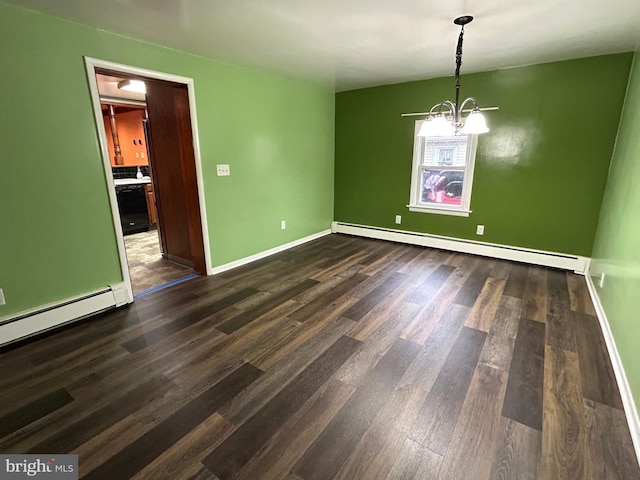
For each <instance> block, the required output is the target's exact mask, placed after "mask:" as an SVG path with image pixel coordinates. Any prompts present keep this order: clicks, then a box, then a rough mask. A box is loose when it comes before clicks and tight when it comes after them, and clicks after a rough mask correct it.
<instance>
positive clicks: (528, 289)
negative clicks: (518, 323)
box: [522, 266, 547, 322]
mask: <svg viewBox="0 0 640 480" xmlns="http://www.w3.org/2000/svg"><path fill="white" fill-rule="evenodd" d="M522 300H523V312H522V315H523V316H524V317H525V318H528V319H530V320H537V321H539V322H546V321H547V270H546V269H545V268H544V267H536V266H531V267H529V274H528V275H527V283H526V285H525V288H524V294H523V296H522Z"/></svg>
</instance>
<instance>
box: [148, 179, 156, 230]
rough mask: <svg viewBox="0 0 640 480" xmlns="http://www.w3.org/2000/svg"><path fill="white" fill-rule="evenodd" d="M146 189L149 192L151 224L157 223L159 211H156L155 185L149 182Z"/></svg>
mask: <svg viewBox="0 0 640 480" xmlns="http://www.w3.org/2000/svg"><path fill="white" fill-rule="evenodd" d="M145 191H146V193H147V211H148V212H149V225H155V224H156V223H158V213H157V211H156V197H155V194H154V192H153V185H152V184H150V183H147V184H146V185H145Z"/></svg>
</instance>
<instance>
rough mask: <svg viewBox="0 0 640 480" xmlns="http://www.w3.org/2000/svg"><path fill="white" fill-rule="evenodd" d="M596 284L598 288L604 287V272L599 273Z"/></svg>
mask: <svg viewBox="0 0 640 480" xmlns="http://www.w3.org/2000/svg"><path fill="white" fill-rule="evenodd" d="M598 286H599V287H600V288H602V287H604V272H602V273H601V274H600V280H598Z"/></svg>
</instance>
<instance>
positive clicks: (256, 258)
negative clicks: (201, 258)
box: [211, 230, 331, 275]
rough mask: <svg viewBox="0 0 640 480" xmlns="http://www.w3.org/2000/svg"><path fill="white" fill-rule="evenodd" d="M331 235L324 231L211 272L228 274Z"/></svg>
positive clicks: (329, 231)
mask: <svg viewBox="0 0 640 480" xmlns="http://www.w3.org/2000/svg"><path fill="white" fill-rule="evenodd" d="M329 234H331V230H323V231H322V232H318V233H314V234H313V235H309V236H307V237H303V238H299V239H298V240H294V241H293V242H289V243H285V244H284V245H279V246H277V247H274V248H270V249H269V250H264V251H262V252H259V253H256V254H254V255H250V256H248V257H244V258H240V259H238V260H234V261H233V262H229V263H225V264H224V265H219V266H217V267H214V268H213V269H212V270H211V275H215V274H217V273H222V272H226V271H227V270H231V269H233V268H237V267H241V266H242V265H246V264H247V263H251V262H255V261H256V260H260V259H262V258H265V257H269V256H271V255H275V254H276V253H280V252H284V251H285V250H288V249H290V248H293V247H297V246H298V245H302V244H303V243H307V242H310V241H311V240H315V239H317V238H320V237H324V236H325V235H329Z"/></svg>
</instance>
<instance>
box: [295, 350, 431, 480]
mask: <svg viewBox="0 0 640 480" xmlns="http://www.w3.org/2000/svg"><path fill="white" fill-rule="evenodd" d="M418 349H419V346H418V345H415V344H413V343H411V342H407V341H406V340H402V339H399V340H398V341H397V342H396V343H395V344H394V345H393V346H392V347H391V348H390V349H389V351H388V352H387V353H386V354H385V356H384V357H382V359H381V360H380V361H379V362H378V364H377V365H376V366H375V368H374V369H373V370H372V371H371V373H370V375H369V376H368V378H367V381H366V382H365V383H364V384H363V385H362V386H361V387H360V388H358V390H356V392H355V393H354V394H353V395H352V396H351V398H350V399H349V400H348V401H347V403H345V405H344V406H343V407H342V408H341V409H340V411H339V412H338V413H337V414H336V416H335V417H333V420H332V421H331V422H330V423H329V425H327V427H326V428H325V429H324V430H323V431H322V433H321V434H320V436H319V437H318V438H317V439H316V441H315V442H314V443H313V444H312V445H311V447H310V448H309V449H308V450H307V451H306V453H305V454H304V456H303V457H302V458H301V459H300V460H299V461H298V463H296V465H295V467H294V468H293V469H292V472H293V473H295V474H297V475H299V476H301V477H302V478H304V479H305V480H317V479H331V478H333V477H334V476H335V475H336V473H337V472H338V471H339V470H340V468H341V466H342V464H343V463H344V462H345V461H346V459H347V457H348V456H349V455H350V454H351V452H352V451H353V449H354V447H355V446H356V444H357V442H358V441H359V440H360V438H361V437H362V435H363V434H364V432H365V431H366V430H367V429H368V428H369V426H370V425H371V422H372V421H373V419H374V418H375V416H376V414H377V413H378V411H379V410H380V408H382V405H384V403H385V401H386V399H387V397H388V396H389V394H390V393H391V391H393V389H394V387H395V386H396V384H397V383H398V381H399V380H400V378H401V377H402V375H403V374H404V372H405V371H406V369H407V367H408V366H409V364H410V363H411V361H412V360H413V359H414V358H415V356H416V354H417V353H418Z"/></svg>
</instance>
